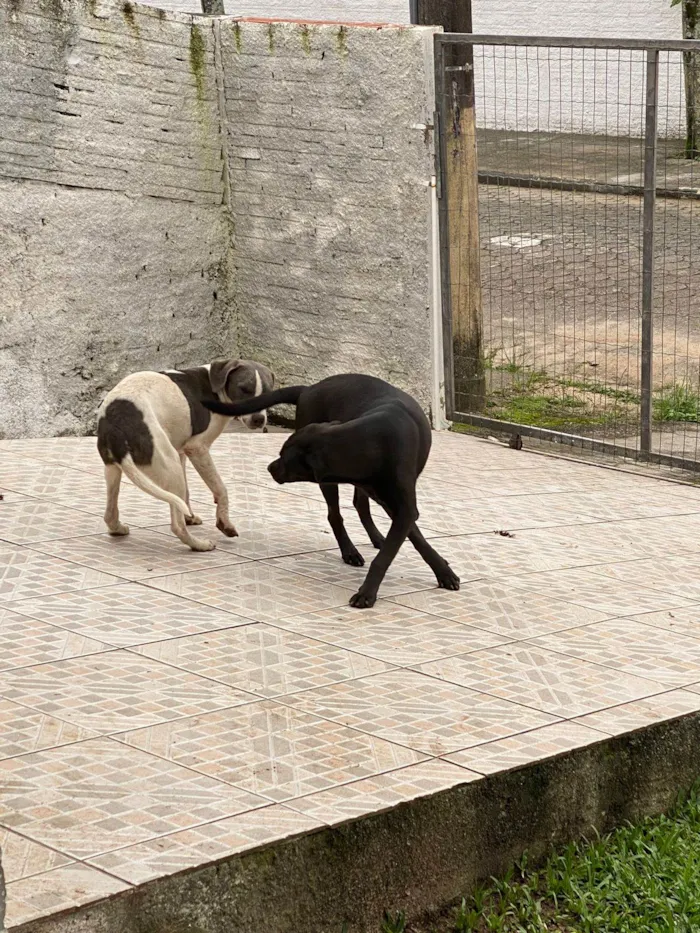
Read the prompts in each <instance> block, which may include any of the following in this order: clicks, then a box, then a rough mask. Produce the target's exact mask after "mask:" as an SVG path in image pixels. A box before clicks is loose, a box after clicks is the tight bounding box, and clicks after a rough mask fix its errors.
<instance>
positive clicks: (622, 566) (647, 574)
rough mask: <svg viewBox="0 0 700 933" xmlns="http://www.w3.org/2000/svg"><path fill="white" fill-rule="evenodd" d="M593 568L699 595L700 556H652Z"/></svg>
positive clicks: (646, 585) (686, 594)
mask: <svg viewBox="0 0 700 933" xmlns="http://www.w3.org/2000/svg"><path fill="white" fill-rule="evenodd" d="M699 527H700V523H699ZM591 570H592V572H593V573H596V574H601V575H602V576H604V577H606V578H610V579H612V580H620V581H622V582H623V583H634V584H637V585H641V586H643V587H644V588H645V589H646V588H651V589H654V590H659V591H661V592H663V593H671V594H673V595H674V596H683V597H685V598H687V599H693V600H697V599H700V556H696V557H694V558H690V559H689V558H681V557H672V558H669V559H667V560H659V559H658V558H653V559H649V560H632V561H624V562H622V563H613V564H604V565H601V566H597V567H591Z"/></svg>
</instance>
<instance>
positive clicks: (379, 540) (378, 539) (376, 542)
mask: <svg viewBox="0 0 700 933" xmlns="http://www.w3.org/2000/svg"><path fill="white" fill-rule="evenodd" d="M370 541H371V542H372V547H376V549H377V550H379V548H380V547H381V546H382V544H384V537H383V535H375V536H374V537H372V538H370Z"/></svg>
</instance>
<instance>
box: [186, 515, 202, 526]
mask: <svg viewBox="0 0 700 933" xmlns="http://www.w3.org/2000/svg"><path fill="white" fill-rule="evenodd" d="M185 524H187V525H201V524H202V519H201V518H200V517H199V515H188V516H187V517H186V518H185Z"/></svg>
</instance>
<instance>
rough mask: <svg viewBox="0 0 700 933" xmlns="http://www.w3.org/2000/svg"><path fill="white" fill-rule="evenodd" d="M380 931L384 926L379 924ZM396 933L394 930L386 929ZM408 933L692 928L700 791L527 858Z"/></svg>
mask: <svg viewBox="0 0 700 933" xmlns="http://www.w3.org/2000/svg"><path fill="white" fill-rule="evenodd" d="M383 929H384V928H383ZM389 930H391V931H392V933H393V928H389ZM405 930H406V933H429V931H430V933H432V931H435V933H489V931H497V933H697V931H698V930H700V794H699V793H698V790H697V789H696V790H695V791H694V792H693V793H692V794H691V795H690V798H689V799H688V800H687V802H685V803H684V804H682V805H680V806H678V807H677V808H676V809H675V810H674V811H673V812H672V813H670V814H669V815H668V816H659V817H654V818H651V819H647V820H644V821H643V822H641V823H638V824H635V825H633V826H630V825H628V826H624V827H622V828H620V829H618V830H616V831H615V832H613V833H611V834H610V835H608V836H605V837H598V838H595V839H593V840H592V841H589V842H579V843H573V844H571V845H569V846H567V847H566V848H565V849H563V850H561V851H559V852H556V853H554V854H552V855H551V856H550V857H549V859H548V860H547V861H546V863H545V864H544V866H543V867H542V868H539V869H537V870H532V869H530V868H529V866H528V864H527V859H526V858H524V859H523V860H522V861H521V862H520V864H519V865H517V866H516V867H515V868H514V869H512V870H511V871H510V872H509V873H508V875H507V876H506V877H505V878H503V879H501V880H497V881H496V880H494V881H492V882H491V883H490V884H488V885H486V886H483V887H481V888H479V889H478V890H477V891H476V893H475V894H474V895H473V896H472V897H469V898H465V899H464V900H463V901H462V902H461V904H460V905H459V907H458V908H457V909H456V910H455V909H454V908H453V909H452V910H450V911H449V912H448V913H447V914H445V915H443V917H442V918H441V919H440V920H438V921H437V922H435V921H432V922H431V924H430V925H429V926H428V927H424V926H421V925H417V926H414V925H413V924H406V925H405Z"/></svg>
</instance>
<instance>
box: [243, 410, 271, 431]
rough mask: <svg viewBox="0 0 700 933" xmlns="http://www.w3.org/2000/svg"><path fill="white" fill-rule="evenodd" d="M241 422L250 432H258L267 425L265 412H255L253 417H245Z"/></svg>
mask: <svg viewBox="0 0 700 933" xmlns="http://www.w3.org/2000/svg"><path fill="white" fill-rule="evenodd" d="M243 421H244V422H245V423H246V425H247V426H248V427H249V428H250V430H251V431H259V430H260V428H264V427H265V426H266V425H267V412H264V411H256V412H255V414H253V415H245V416H244V417H243Z"/></svg>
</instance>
